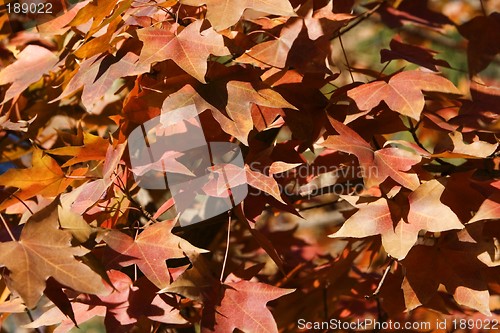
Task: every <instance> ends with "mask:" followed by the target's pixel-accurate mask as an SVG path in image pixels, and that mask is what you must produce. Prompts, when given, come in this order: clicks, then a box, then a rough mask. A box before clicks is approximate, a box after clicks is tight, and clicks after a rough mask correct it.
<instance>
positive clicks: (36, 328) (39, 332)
mask: <svg viewBox="0 0 500 333" xmlns="http://www.w3.org/2000/svg"><path fill="white" fill-rule="evenodd" d="M26 314H27V315H28V318H29V319H30V321H31V322H34V321H35V320H34V319H33V315H32V314H31V311H30V310H29V309H28V308H26ZM34 330H35V332H36V333H42V331H41V330H40V329H39V328H38V327H35V328H34Z"/></svg>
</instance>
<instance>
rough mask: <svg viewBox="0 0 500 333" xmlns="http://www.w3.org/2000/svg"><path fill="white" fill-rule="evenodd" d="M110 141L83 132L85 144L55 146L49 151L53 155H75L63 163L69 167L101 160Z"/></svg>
mask: <svg viewBox="0 0 500 333" xmlns="http://www.w3.org/2000/svg"><path fill="white" fill-rule="evenodd" d="M108 146H109V141H108V140H106V139H103V138H101V137H100V136H97V135H92V134H90V133H87V132H83V146H69V147H61V148H55V149H51V150H49V151H48V153H49V154H51V155H59V156H60V155H62V156H73V157H72V158H71V159H70V160H68V161H67V162H66V163H64V164H63V165H62V167H63V168H64V167H67V166H70V165H74V164H77V163H81V162H87V161H100V160H104V159H105V157H106V152H107V150H108Z"/></svg>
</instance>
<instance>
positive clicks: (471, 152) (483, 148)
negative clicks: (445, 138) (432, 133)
mask: <svg viewBox="0 0 500 333" xmlns="http://www.w3.org/2000/svg"><path fill="white" fill-rule="evenodd" d="M448 135H449V136H450V138H451V141H453V153H454V154H460V155H465V156H467V157H477V158H485V157H488V156H490V155H492V154H493V153H494V152H495V151H496V150H497V148H498V143H494V144H493V143H488V142H485V141H481V140H479V139H478V138H477V136H476V137H475V138H474V141H473V142H471V143H465V142H464V140H463V136H462V133H460V132H453V133H450V134H448Z"/></svg>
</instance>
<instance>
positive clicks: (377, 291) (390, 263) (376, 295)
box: [365, 259, 396, 298]
mask: <svg viewBox="0 0 500 333" xmlns="http://www.w3.org/2000/svg"><path fill="white" fill-rule="evenodd" d="M395 261H396V260H394V259H391V261H390V262H389V264H388V265H387V267H386V268H385V271H384V275H382V278H381V279H380V281H379V283H378V286H377V289H375V291H374V292H373V294H371V295H369V296H365V297H366V298H378V294H379V293H380V289H382V286H383V285H384V281H385V279H386V277H387V274H389V272H390V270H391V268H392V265H393V264H394V262H395Z"/></svg>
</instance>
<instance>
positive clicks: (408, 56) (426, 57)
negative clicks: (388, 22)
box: [380, 39, 450, 72]
mask: <svg viewBox="0 0 500 333" xmlns="http://www.w3.org/2000/svg"><path fill="white" fill-rule="evenodd" d="M389 46H390V48H391V49H390V50H387V49H383V50H381V51H380V62H387V61H391V60H394V59H404V60H407V61H409V62H411V63H414V64H417V65H419V66H422V67H425V68H428V69H430V70H433V71H435V72H437V71H438V69H437V67H436V66H442V67H447V68H450V65H449V64H448V63H447V62H446V61H445V60H442V59H435V58H434V56H435V55H436V54H437V52H436V51H433V50H429V49H426V48H423V47H420V46H415V45H411V44H404V43H402V42H400V41H398V40H397V39H392V40H391V43H390V44H389Z"/></svg>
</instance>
